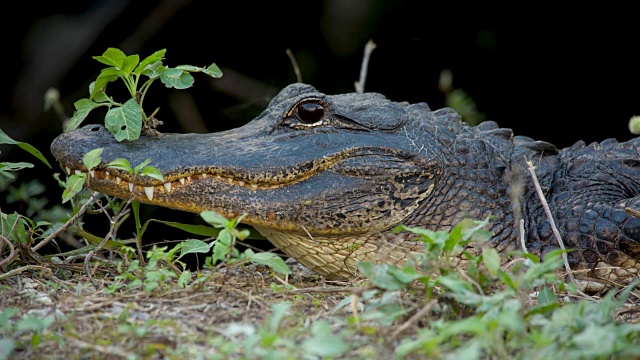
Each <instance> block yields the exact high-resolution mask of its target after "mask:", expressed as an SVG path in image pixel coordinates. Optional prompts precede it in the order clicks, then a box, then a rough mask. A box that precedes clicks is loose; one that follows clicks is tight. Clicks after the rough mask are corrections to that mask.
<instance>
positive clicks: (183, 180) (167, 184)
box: [63, 148, 375, 201]
mask: <svg viewBox="0 0 640 360" xmlns="http://www.w3.org/2000/svg"><path fill="white" fill-rule="evenodd" d="M367 150H368V151H367ZM374 153H375V151H374V152H373V153H372V152H371V149H367V148H351V149H346V150H344V151H341V152H339V153H336V154H333V155H330V156H327V157H323V158H320V159H316V160H311V161H307V162H304V163H302V164H299V165H297V166H295V168H293V169H291V170H289V171H287V173H284V172H283V171H274V172H273V173H272V174H269V173H267V172H265V173H261V174H255V173H254V174H250V173H249V174H246V173H242V172H236V173H235V174H231V172H232V171H230V170H229V169H228V168H213V169H211V168H210V169H204V170H200V169H198V170H195V169H194V170H188V169H187V170H186V171H182V172H179V173H173V174H163V176H164V177H165V181H164V182H161V181H159V180H157V179H153V178H150V177H148V176H144V175H138V176H137V177H135V178H134V177H132V176H131V175H130V174H129V173H127V172H125V171H123V170H119V169H110V170H106V169H105V168H104V165H102V164H101V165H99V167H98V168H94V169H91V170H90V171H86V170H80V169H72V168H71V167H69V166H68V165H63V166H64V170H65V171H66V173H67V174H68V175H72V174H76V175H81V174H85V176H86V177H87V182H88V185H89V187H90V188H94V189H95V190H101V189H103V188H104V187H103V186H101V185H100V183H102V184H104V183H107V184H111V185H113V184H114V183H115V185H116V187H117V188H119V189H121V190H125V189H127V188H128V191H129V192H130V193H132V192H134V188H142V190H143V191H144V194H145V196H146V198H147V199H148V200H149V201H153V198H154V194H156V193H158V192H163V193H166V194H170V193H171V192H172V191H174V190H176V189H177V188H180V187H186V186H188V185H189V184H190V183H192V182H194V181H202V180H205V179H215V180H217V181H219V182H221V183H223V184H225V185H231V186H237V187H241V188H246V189H247V190H253V191H258V190H270V189H274V188H279V187H283V186H288V185H293V184H295V183H299V182H301V181H304V180H306V179H309V178H311V177H312V176H314V175H316V174H318V173H320V172H322V171H326V170H328V169H330V168H331V167H333V166H334V165H335V164H337V163H339V162H341V161H343V160H346V159H350V158H354V157H358V156H367V155H373V154H374ZM82 167H84V166H82ZM85 169H86V168H85ZM96 180H98V184H97V186H95V187H93V186H92V184H91V183H92V181H93V182H94V183H95V182H96ZM125 183H126V185H125ZM125 186H126V187H125Z"/></svg>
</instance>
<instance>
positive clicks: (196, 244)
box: [178, 239, 211, 259]
mask: <svg viewBox="0 0 640 360" xmlns="http://www.w3.org/2000/svg"><path fill="white" fill-rule="evenodd" d="M209 250H211V246H209V244H207V243H206V242H204V241H202V240H197V239H189V240H185V241H183V242H181V243H180V256H179V257H178V259H179V258H181V257H183V256H185V255H187V254H195V253H208V252H209Z"/></svg>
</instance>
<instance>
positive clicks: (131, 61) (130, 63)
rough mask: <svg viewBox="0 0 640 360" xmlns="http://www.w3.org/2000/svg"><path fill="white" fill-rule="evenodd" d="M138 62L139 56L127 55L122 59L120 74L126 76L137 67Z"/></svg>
mask: <svg viewBox="0 0 640 360" xmlns="http://www.w3.org/2000/svg"><path fill="white" fill-rule="evenodd" d="M138 62H140V56H139V55H129V56H127V57H126V58H125V59H124V63H123V64H122V74H123V75H124V76H128V75H129V74H130V73H131V72H132V71H133V69H135V67H136V66H137V65H138Z"/></svg>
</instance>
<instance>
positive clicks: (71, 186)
mask: <svg viewBox="0 0 640 360" xmlns="http://www.w3.org/2000/svg"><path fill="white" fill-rule="evenodd" d="M85 181H86V175H85V174H80V175H76V174H73V175H71V176H69V177H68V178H67V182H66V184H65V189H64V191H63V192H62V203H63V204H64V203H66V202H67V201H69V200H71V198H72V197H73V196H74V195H75V194H77V193H79V192H80V191H81V190H82V186H83V185H84V183H85Z"/></svg>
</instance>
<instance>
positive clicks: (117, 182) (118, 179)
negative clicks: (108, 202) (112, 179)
mask: <svg viewBox="0 0 640 360" xmlns="http://www.w3.org/2000/svg"><path fill="white" fill-rule="evenodd" d="M120 181H122V179H120V178H119V177H118V176H116V184H120Z"/></svg>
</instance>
